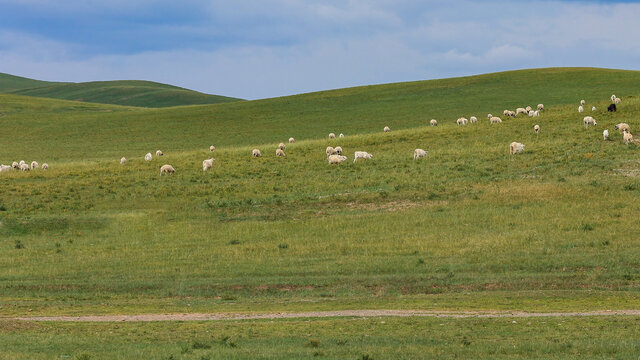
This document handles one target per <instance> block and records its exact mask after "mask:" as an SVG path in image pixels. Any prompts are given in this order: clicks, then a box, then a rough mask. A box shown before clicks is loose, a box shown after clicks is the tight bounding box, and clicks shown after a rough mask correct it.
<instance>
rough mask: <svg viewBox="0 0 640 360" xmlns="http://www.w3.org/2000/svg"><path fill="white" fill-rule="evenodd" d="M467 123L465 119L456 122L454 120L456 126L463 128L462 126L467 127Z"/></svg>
mask: <svg viewBox="0 0 640 360" xmlns="http://www.w3.org/2000/svg"><path fill="white" fill-rule="evenodd" d="M468 122H469V120H467V118H463V117H461V118H458V120H456V123H457V124H458V126H463V125H467V123H468Z"/></svg>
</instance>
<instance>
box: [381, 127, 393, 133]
mask: <svg viewBox="0 0 640 360" xmlns="http://www.w3.org/2000/svg"><path fill="white" fill-rule="evenodd" d="M382 131H384V132H389V131H391V128H389V127H388V126H385V127H384V129H382Z"/></svg>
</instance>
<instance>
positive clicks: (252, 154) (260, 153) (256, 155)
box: [251, 149, 262, 157]
mask: <svg viewBox="0 0 640 360" xmlns="http://www.w3.org/2000/svg"><path fill="white" fill-rule="evenodd" d="M251 156H253V157H260V156H262V152H261V151H260V150H258V149H253V150H251Z"/></svg>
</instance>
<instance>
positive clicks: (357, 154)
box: [353, 151, 373, 163]
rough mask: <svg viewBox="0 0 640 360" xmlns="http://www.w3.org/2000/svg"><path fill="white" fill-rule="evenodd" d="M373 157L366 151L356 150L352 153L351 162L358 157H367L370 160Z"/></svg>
mask: <svg viewBox="0 0 640 360" xmlns="http://www.w3.org/2000/svg"><path fill="white" fill-rule="evenodd" d="M372 158H373V155H371V154H369V153H368V152H366V151H356V152H355V153H354V154H353V162H354V163H355V162H356V161H357V160H358V159H365V160H366V159H369V160H371V159H372Z"/></svg>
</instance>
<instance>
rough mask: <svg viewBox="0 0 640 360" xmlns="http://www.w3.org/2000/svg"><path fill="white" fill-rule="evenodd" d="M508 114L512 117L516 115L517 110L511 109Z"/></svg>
mask: <svg viewBox="0 0 640 360" xmlns="http://www.w3.org/2000/svg"><path fill="white" fill-rule="evenodd" d="M507 115H508V116H511V117H516V112H515V111H513V110H509V113H508V114H507Z"/></svg>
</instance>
